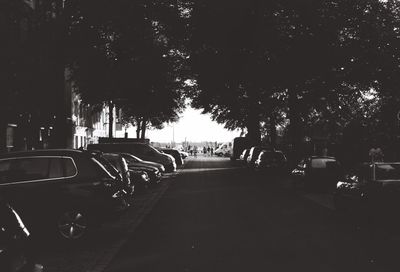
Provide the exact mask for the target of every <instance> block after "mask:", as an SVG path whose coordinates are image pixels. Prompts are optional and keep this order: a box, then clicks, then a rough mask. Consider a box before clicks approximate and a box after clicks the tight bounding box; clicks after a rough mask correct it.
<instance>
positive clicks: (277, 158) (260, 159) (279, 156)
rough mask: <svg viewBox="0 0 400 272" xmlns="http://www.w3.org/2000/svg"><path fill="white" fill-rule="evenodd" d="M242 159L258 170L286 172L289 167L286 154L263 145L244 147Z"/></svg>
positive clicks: (244, 162)
mask: <svg viewBox="0 0 400 272" xmlns="http://www.w3.org/2000/svg"><path fill="white" fill-rule="evenodd" d="M240 160H241V161H242V162H243V164H245V165H247V166H248V167H250V168H253V169H256V170H268V171H274V172H277V173H284V172H285V171H286V170H287V167H288V165H287V159H286V156H285V154H283V152H282V151H280V150H275V149H271V148H268V147H263V146H253V147H251V148H248V149H244V150H243V152H242V154H241V155H240Z"/></svg>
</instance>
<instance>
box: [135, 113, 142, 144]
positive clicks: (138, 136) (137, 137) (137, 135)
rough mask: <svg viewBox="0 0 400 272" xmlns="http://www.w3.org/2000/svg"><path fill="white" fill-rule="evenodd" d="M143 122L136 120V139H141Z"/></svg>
mask: <svg viewBox="0 0 400 272" xmlns="http://www.w3.org/2000/svg"><path fill="white" fill-rule="evenodd" d="M141 124H142V122H141V121H140V118H139V117H138V118H136V139H139V138H140V130H141V128H142V125H141Z"/></svg>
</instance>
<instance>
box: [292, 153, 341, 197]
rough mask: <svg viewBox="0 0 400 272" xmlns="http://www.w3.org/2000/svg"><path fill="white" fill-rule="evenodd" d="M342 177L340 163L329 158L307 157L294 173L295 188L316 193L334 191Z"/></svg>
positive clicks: (333, 158)
mask: <svg viewBox="0 0 400 272" xmlns="http://www.w3.org/2000/svg"><path fill="white" fill-rule="evenodd" d="M342 175H343V170H342V167H341V165H340V163H339V162H338V161H337V160H336V159H335V157H328V156H311V157H306V158H304V159H302V160H301V161H300V162H299V163H298V165H297V167H296V168H295V169H294V170H293V171H292V178H293V183H294V185H295V187H304V188H305V189H308V190H316V191H321V190H323V191H333V190H334V189H335V186H336V183H337V181H338V179H339V178H340V177H341V176H342Z"/></svg>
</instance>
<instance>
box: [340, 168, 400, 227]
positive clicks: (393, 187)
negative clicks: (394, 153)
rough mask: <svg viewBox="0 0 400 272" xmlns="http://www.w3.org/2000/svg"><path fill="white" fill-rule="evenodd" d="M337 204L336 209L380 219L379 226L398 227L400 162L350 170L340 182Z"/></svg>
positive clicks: (399, 221)
mask: <svg viewBox="0 0 400 272" xmlns="http://www.w3.org/2000/svg"><path fill="white" fill-rule="evenodd" d="M334 204H335V207H336V209H337V210H340V211H348V212H355V215H361V216H362V217H366V216H367V217H369V218H372V219H379V220H378V221H379V222H381V223H380V224H384V225H386V226H387V227H390V226H393V227H396V228H397V227H398V226H399V223H400V220H399V218H398V216H397V213H398V212H399V209H398V208H399V207H400V163H399V162H375V163H365V164H362V165H360V166H359V167H357V168H356V169H354V170H353V171H349V173H348V174H347V175H345V176H344V178H343V179H341V180H339V182H338V183H337V187H336V190H335V193H334ZM383 220H385V221H383ZM386 220H390V223H388V222H386ZM393 223H396V224H393Z"/></svg>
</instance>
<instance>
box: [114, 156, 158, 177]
mask: <svg viewBox="0 0 400 272" xmlns="http://www.w3.org/2000/svg"><path fill="white" fill-rule="evenodd" d="M120 154H121V155H122V156H123V157H124V159H125V160H126V162H127V163H128V167H129V166H130V165H132V166H145V167H146V166H148V167H155V168H156V169H157V170H158V171H159V172H160V173H164V172H165V168H164V166H163V165H162V164H160V163H156V162H151V161H144V160H142V159H140V158H139V157H136V156H134V155H132V154H129V153H120Z"/></svg>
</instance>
